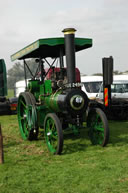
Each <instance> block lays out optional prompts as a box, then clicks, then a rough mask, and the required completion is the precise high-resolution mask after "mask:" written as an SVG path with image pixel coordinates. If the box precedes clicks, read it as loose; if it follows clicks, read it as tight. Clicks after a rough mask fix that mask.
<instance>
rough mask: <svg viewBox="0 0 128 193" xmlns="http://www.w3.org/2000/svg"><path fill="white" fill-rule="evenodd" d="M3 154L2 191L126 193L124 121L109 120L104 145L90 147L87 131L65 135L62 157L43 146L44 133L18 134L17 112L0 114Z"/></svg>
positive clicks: (127, 137)
mask: <svg viewBox="0 0 128 193" xmlns="http://www.w3.org/2000/svg"><path fill="white" fill-rule="evenodd" d="M0 122H1V124H2V131H3V136H4V159H5V163H4V164H2V165H0V193H127V192H128V122H114V121H111V122H109V126H110V142H109V144H108V145H107V147H105V148H102V147H100V146H92V145H91V143H90V140H89V139H88V137H87V131H82V133H81V134H80V136H79V137H72V136H66V137H65V140H64V150H63V153H62V155H61V156H53V155H50V153H49V152H48V150H47V147H46V144H45V140H44V137H43V133H40V135H39V139H38V140H37V141H34V142H29V141H23V140H22V139H21V136H20V133H19V130H18V123H17V117H16V116H14V115H13V116H1V117H0Z"/></svg>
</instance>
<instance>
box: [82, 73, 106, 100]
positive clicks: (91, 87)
mask: <svg viewBox="0 0 128 193" xmlns="http://www.w3.org/2000/svg"><path fill="white" fill-rule="evenodd" d="M81 82H82V83H83V86H82V90H83V91H84V92H85V93H86V94H87V96H88V98H89V99H95V98H96V95H97V94H98V93H99V90H100V87H101V84H102V82H103V77H102V76H81Z"/></svg>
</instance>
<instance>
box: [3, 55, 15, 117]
mask: <svg viewBox="0 0 128 193" xmlns="http://www.w3.org/2000/svg"><path fill="white" fill-rule="evenodd" d="M16 111H17V98H10V99H8V98H7V74H6V65H5V62H4V60H3V59H0V115H5V114H15V113H16Z"/></svg>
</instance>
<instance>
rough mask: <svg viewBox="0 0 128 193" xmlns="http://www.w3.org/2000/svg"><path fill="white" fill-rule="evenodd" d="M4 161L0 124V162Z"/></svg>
mask: <svg viewBox="0 0 128 193" xmlns="http://www.w3.org/2000/svg"><path fill="white" fill-rule="evenodd" d="M3 163H4V152H3V136H2V129H1V124H0V164H3Z"/></svg>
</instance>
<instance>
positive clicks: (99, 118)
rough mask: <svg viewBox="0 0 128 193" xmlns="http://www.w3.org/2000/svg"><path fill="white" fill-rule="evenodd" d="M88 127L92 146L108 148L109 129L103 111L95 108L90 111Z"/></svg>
mask: <svg viewBox="0 0 128 193" xmlns="http://www.w3.org/2000/svg"><path fill="white" fill-rule="evenodd" d="M87 127H88V128H89V138H90V140H91V142H92V144H93V145H97V144H99V145H101V146H103V147H104V146H106V144H107V143H108V140H109V127H108V120H107V118H106V115H105V114H104V112H103V111H102V110H101V109H99V108H94V109H91V110H90V111H89V114H88V117H87Z"/></svg>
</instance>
